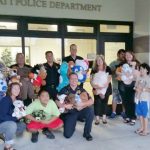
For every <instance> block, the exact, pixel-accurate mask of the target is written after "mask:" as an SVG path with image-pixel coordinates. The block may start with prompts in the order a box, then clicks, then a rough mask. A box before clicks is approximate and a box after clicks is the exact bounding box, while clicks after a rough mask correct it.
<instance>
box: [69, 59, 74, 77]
mask: <svg viewBox="0 0 150 150" xmlns="http://www.w3.org/2000/svg"><path fill="white" fill-rule="evenodd" d="M74 66H75V63H74V62H73V61H69V62H68V67H69V68H68V75H69V74H70V73H72V68H73V67H74Z"/></svg>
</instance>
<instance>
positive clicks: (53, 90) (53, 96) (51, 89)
mask: <svg viewBox="0 0 150 150" xmlns="http://www.w3.org/2000/svg"><path fill="white" fill-rule="evenodd" d="M42 89H44V90H46V91H48V93H49V95H50V98H51V99H53V100H54V101H55V100H56V97H57V93H58V91H57V90H56V86H55V85H50V86H49V85H47V86H44V87H42Z"/></svg>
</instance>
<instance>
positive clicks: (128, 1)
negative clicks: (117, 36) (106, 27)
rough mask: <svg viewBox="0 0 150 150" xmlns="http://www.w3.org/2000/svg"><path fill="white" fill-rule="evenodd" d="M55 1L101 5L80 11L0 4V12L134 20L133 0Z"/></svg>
mask: <svg viewBox="0 0 150 150" xmlns="http://www.w3.org/2000/svg"><path fill="white" fill-rule="evenodd" d="M7 1H10V0H7ZM13 1H15V0H13ZM22 1H23V0H22ZM31 1H32V0H31ZM45 1H46V0H45ZM47 1H50V0H47ZM53 1H54V0H53ZM57 1H61V2H69V3H71V2H73V3H82V4H95V5H102V7H101V11H100V12H98V11H80V10H61V9H54V8H47V7H46V8H32V7H30V8H29V7H22V6H10V5H0V14H1V15H17V16H18V15H19V16H38V17H50V18H51V17H52V18H76V19H94V20H115V21H134V1H135V0H57ZM144 1H145V0H144Z"/></svg>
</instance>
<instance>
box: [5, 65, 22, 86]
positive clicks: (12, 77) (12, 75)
mask: <svg viewBox="0 0 150 150" xmlns="http://www.w3.org/2000/svg"><path fill="white" fill-rule="evenodd" d="M7 70H8V76H9V82H8V84H11V83H15V82H17V83H19V84H20V85H22V83H21V82H20V76H19V75H18V74H17V69H10V68H7Z"/></svg>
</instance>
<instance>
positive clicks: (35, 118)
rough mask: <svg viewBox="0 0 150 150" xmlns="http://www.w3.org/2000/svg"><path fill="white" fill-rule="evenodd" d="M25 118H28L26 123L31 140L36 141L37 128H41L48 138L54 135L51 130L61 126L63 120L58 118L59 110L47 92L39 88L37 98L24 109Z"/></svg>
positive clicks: (52, 137)
mask: <svg viewBox="0 0 150 150" xmlns="http://www.w3.org/2000/svg"><path fill="white" fill-rule="evenodd" d="M26 114H27V116H26V118H27V119H29V120H30V122H29V123H28V124H27V128H28V130H29V131H30V132H31V133H32V137H31V141H32V142H33V143H36V142H37V141H38V134H39V132H38V131H39V130H40V129H43V134H45V135H46V136H47V138H49V139H54V138H55V136H54V135H53V134H52V132H51V130H56V129H58V128H60V127H62V125H63V122H62V120H61V119H59V115H60V112H59V110H58V108H57V106H56V104H55V102H54V101H53V100H50V98H49V93H48V92H47V91H45V90H41V91H40V92H39V95H38V99H36V100H35V101H34V102H32V103H31V104H30V105H29V106H28V107H27V109H26Z"/></svg>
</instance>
